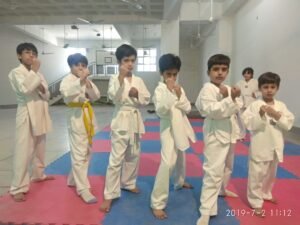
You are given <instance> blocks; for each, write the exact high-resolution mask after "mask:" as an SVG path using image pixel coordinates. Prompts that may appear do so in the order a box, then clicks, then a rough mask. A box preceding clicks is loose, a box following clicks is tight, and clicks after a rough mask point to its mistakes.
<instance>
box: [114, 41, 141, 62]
mask: <svg viewBox="0 0 300 225" xmlns="http://www.w3.org/2000/svg"><path fill="white" fill-rule="evenodd" d="M132 55H134V56H135V58H136V57H137V52H136V50H135V48H134V47H132V46H131V45H127V44H123V45H121V46H119V47H118V48H117V50H116V58H117V60H118V61H119V62H121V61H122V59H123V58H124V57H129V56H132Z"/></svg>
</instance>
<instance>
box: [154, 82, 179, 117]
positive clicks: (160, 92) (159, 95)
mask: <svg viewBox="0 0 300 225" xmlns="http://www.w3.org/2000/svg"><path fill="white" fill-rule="evenodd" d="M175 101H176V97H175V96H174V95H173V94H172V93H171V92H170V91H169V90H164V89H162V88H156V89H155V91H154V96H153V103H154V105H155V111H156V113H157V114H158V116H160V117H165V116H168V115H169V113H170V109H171V107H172V106H173V105H174V104H175Z"/></svg>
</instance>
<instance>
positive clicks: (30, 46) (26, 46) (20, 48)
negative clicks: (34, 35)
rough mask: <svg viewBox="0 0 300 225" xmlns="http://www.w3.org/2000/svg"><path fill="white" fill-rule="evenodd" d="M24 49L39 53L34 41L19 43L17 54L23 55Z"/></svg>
mask: <svg viewBox="0 0 300 225" xmlns="http://www.w3.org/2000/svg"><path fill="white" fill-rule="evenodd" d="M24 50H29V51H32V52H34V53H35V54H36V55H38V50H37V48H36V47H35V45H34V44H32V43H26V42H25V43H21V44H19V45H18V46H17V49H16V51H17V54H18V55H21V54H22V52H23V51H24Z"/></svg>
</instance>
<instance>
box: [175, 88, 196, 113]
mask: <svg viewBox="0 0 300 225" xmlns="http://www.w3.org/2000/svg"><path fill="white" fill-rule="evenodd" d="M175 107H176V108H178V109H180V110H182V111H183V112H185V113H186V114H188V113H189V112H190V111H191V108H192V107H191V103H190V101H189V100H188V99H187V97H186V94H185V92H184V90H183V88H181V96H180V98H179V99H178V100H176V103H175Z"/></svg>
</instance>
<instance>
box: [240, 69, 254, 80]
mask: <svg viewBox="0 0 300 225" xmlns="http://www.w3.org/2000/svg"><path fill="white" fill-rule="evenodd" d="M245 73H250V74H251V75H252V76H251V78H253V74H254V70H253V69H252V68H251V67H246V68H245V69H243V72H242V74H243V75H244V74H245Z"/></svg>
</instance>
